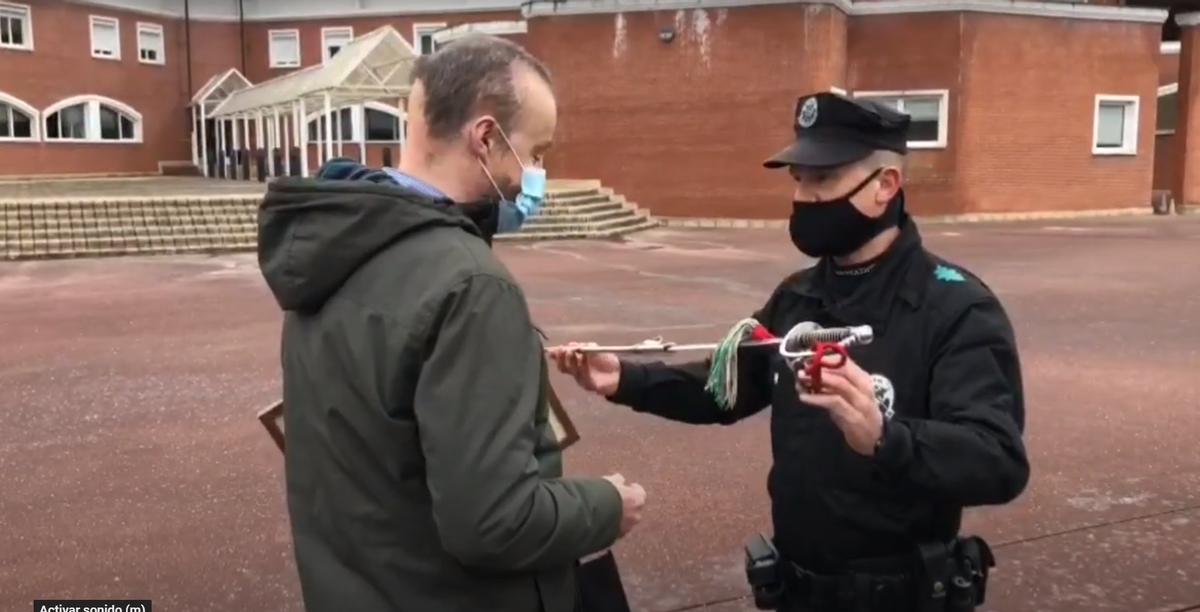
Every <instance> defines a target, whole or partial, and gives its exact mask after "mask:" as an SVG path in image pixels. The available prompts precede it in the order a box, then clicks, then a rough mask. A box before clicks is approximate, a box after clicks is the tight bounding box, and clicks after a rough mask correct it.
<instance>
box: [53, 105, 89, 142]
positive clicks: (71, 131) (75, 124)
mask: <svg viewBox="0 0 1200 612" xmlns="http://www.w3.org/2000/svg"><path fill="white" fill-rule="evenodd" d="M85 111H86V106H85V105H83V104H76V105H75V106H68V107H66V108H64V109H62V110H61V111H58V123H59V129H60V130H61V132H62V138H87V121H86V118H85V117H84V115H85V114H86V112H85Z"/></svg>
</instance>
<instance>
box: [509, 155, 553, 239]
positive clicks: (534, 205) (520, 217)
mask: <svg viewBox="0 0 1200 612" xmlns="http://www.w3.org/2000/svg"><path fill="white" fill-rule="evenodd" d="M545 198H546V170H545V169H543V168H539V167H537V166H525V169H524V170H522V171H521V192H520V193H518V194H517V199H516V200H513V201H509V200H505V199H503V198H502V199H501V200H500V229H499V233H501V234H506V233H509V232H515V231H518V230H520V229H521V226H522V225H524V224H525V220H526V219H528V218H529V217H532V216H533V215H534V214H536V213H537V211H539V210H541V208H542V202H543V201H545Z"/></svg>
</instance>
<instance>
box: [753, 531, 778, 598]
mask: <svg viewBox="0 0 1200 612" xmlns="http://www.w3.org/2000/svg"><path fill="white" fill-rule="evenodd" d="M781 565H782V563H781V561H780V559H779V551H777V550H775V544H774V543H772V542H771V539H770V538H768V537H767V536H766V535H764V534H761V533H760V534H758V535H757V536H755V537H754V538H752V539H751V540H750V541H749V542H746V582H749V583H750V591H751V592H752V593H753V594H754V607H755V608H757V609H759V610H777V609H779V606H780V605H782V604H783V575H782V574H781V573H780V572H781V571H782V569H781Z"/></svg>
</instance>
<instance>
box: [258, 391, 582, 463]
mask: <svg viewBox="0 0 1200 612" xmlns="http://www.w3.org/2000/svg"><path fill="white" fill-rule="evenodd" d="M548 400H549V402H550V427H551V428H553V429H554V437H555V439H557V440H558V445H559V448H562V449H563V450H566V449H567V447H569V446H571V445H572V444H575V443H576V442H578V441H579V431H578V430H577V429H575V424H574V423H572V422H571V417H570V415H568V414H567V410H566V408H563V405H562V400H560V399H559V398H558V393H557V392H556V391H555V390H554V386H553V385H551V386H550V387H549V398H548ZM258 422H259V423H262V426H263V428H264V429H266V430H267V434H269V435H270V436H271V439H272V440H274V441H275V446H278V447H279V452H281V453H282V452H285V448H286V445H285V442H284V437H283V401H282V400H280V401H278V402H275V403H274V404H271V405H270V406H267V407H266V408H263V409H262V410H260V411H259V412H258Z"/></svg>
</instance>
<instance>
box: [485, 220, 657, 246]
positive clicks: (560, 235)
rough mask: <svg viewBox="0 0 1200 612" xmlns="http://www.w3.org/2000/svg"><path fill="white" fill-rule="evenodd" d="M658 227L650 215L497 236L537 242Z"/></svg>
mask: <svg viewBox="0 0 1200 612" xmlns="http://www.w3.org/2000/svg"><path fill="white" fill-rule="evenodd" d="M655 227H658V222H657V221H655V220H653V219H651V218H649V217H638V220H637V222H636V223H633V224H627V225H622V226H619V227H612V228H603V229H592V230H587V229H584V230H581V229H578V228H574V229H565V230H561V231H545V232H535V233H529V234H527V233H525V232H524V231H522V232H518V233H516V234H504V235H501V236H497V237H496V240H498V241H501V242H535V241H548V240H583V239H588V238H612V237H616V236H624V235H627V234H631V233H634V232H640V231H643V230H648V229H653V228H655Z"/></svg>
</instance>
